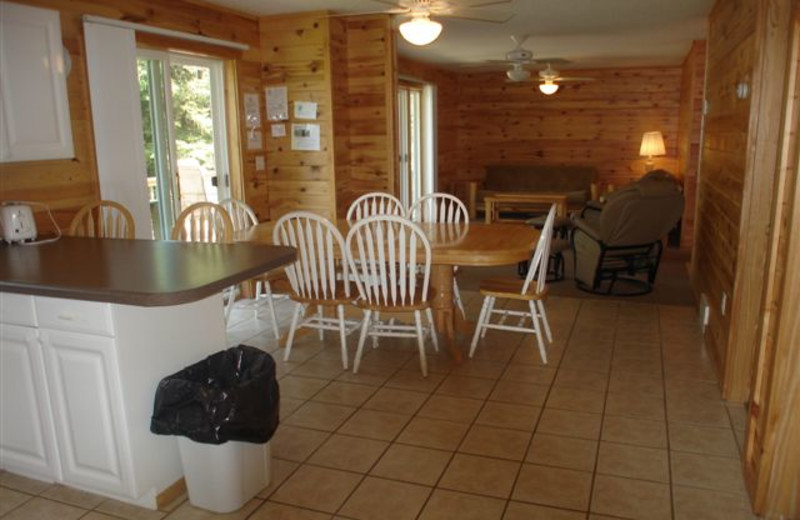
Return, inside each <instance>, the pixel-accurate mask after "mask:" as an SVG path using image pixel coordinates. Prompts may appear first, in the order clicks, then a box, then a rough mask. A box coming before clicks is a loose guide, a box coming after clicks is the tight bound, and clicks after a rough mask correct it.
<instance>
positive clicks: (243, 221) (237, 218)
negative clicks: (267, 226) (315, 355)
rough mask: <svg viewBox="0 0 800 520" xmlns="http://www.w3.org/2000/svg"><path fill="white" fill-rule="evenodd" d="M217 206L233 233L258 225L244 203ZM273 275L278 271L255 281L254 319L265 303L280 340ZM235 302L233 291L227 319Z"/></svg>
mask: <svg viewBox="0 0 800 520" xmlns="http://www.w3.org/2000/svg"><path fill="white" fill-rule="evenodd" d="M219 205H220V206H222V207H223V208H225V210H226V211H227V212H228V214H229V215H230V216H231V221H232V222H233V230H234V231H241V230H244V229H249V228H251V227H253V226H255V225H256V224H258V217H257V216H256V213H255V211H253V208H251V207H250V206H249V205H247V203H246V202H243V201H241V200H237V199H223V200H221V201H219ZM274 273H279V271H278V270H275V271H272V272H271V273H266V274H265V275H263V276H261V277H260V278H257V279H256V292H255V297H254V303H255V304H256V305H255V317H256V318H257V317H258V308H259V307H260V306H261V305H262V304H264V303H266V305H267V309H268V310H269V316H270V319H271V320H272V332H273V334H274V336H275V339H280V337H281V331H280V328H279V327H278V317H277V315H276V314H275V303H274V301H273V296H272V285H271V284H270V280H271V279H272V278H273V277H274ZM235 300H236V294H235V291H233V293H232V294H231V295H230V296H229V298H228V304H227V306H226V308H225V312H226V314H227V315H228V316H229V317H230V313H231V310H232V309H233V304H234V301H235Z"/></svg>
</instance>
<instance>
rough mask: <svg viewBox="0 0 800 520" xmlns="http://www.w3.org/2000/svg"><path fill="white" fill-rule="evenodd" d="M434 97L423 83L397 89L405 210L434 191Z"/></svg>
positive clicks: (400, 169) (399, 164)
mask: <svg viewBox="0 0 800 520" xmlns="http://www.w3.org/2000/svg"><path fill="white" fill-rule="evenodd" d="M434 94H435V92H434V87H433V86H432V85H429V84H426V83H416V82H406V81H403V82H401V83H400V85H399V89H398V94H397V111H398V118H397V122H398V132H397V134H398V174H399V181H400V184H399V189H400V200H401V201H402V202H403V205H405V206H406V207H408V206H410V205H411V204H412V203H413V202H414V201H415V200H417V199H418V198H420V197H422V196H423V195H427V194H428V193H432V192H433V191H435V189H436V188H435V187H436V168H435V166H436V161H435V153H434V150H435V134H434V130H433V129H434V122H433V118H434V117H433V116H434V106H435V98H434Z"/></svg>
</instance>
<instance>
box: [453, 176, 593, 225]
mask: <svg viewBox="0 0 800 520" xmlns="http://www.w3.org/2000/svg"><path fill="white" fill-rule="evenodd" d="M596 179H597V169H596V168H594V167H593V166H565V165H547V164H536V165H509V164H494V165H489V166H486V177H485V178H484V180H483V182H480V183H479V182H474V181H472V182H469V183H468V185H467V193H466V194H465V195H466V197H465V198H466V201H465V202H466V203H467V208H468V209H469V212H470V218H472V219H474V218H475V216H476V215H477V213H478V212H483V210H484V207H483V199H484V197H486V196H490V195H494V194H497V193H526V192H537V193H539V192H559V193H567V194H568V197H567V205H568V208H569V209H580V208H582V207H583V206H584V204H585V203H586V201H587V200H589V197H590V193H591V186H592V184H593V183H594V182H595V181H596ZM508 209H509V210H510V211H512V212H514V213H517V211H516V209H515V208H508ZM526 212H527V213H530V207H528V208H522V207H521V208H519V212H518V213H519V214H520V216H521V217H527V216H530V215H529V214H527V215H526Z"/></svg>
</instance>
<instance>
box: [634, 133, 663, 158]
mask: <svg viewBox="0 0 800 520" xmlns="http://www.w3.org/2000/svg"><path fill="white" fill-rule="evenodd" d="M666 153H667V151H666V149H665V148H664V136H662V135H661V132H645V133H644V135H643V136H642V146H641V148H639V155H644V156H646V157H653V156H655V155H664V154H666Z"/></svg>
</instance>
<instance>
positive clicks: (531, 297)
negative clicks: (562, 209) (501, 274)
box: [469, 204, 556, 364]
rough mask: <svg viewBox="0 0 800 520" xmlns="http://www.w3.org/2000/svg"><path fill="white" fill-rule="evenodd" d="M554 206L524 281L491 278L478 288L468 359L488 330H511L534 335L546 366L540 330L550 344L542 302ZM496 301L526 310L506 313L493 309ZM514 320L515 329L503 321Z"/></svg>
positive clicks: (550, 335)
mask: <svg viewBox="0 0 800 520" xmlns="http://www.w3.org/2000/svg"><path fill="white" fill-rule="evenodd" d="M555 215H556V206H555V204H553V205H552V206H551V207H550V212H549V213H548V214H547V219H546V220H545V223H544V227H543V228H542V231H541V235H540V236H539V242H538V243H537V244H536V249H535V251H534V253H533V259H532V260H531V263H530V266H529V268H528V274H527V276H526V277H525V280H520V279H518V278H494V279H489V280H484V281H482V282H481V284H480V292H481V295H482V296H483V297H484V298H483V306H482V307H481V312H480V315H479V317H478V323H477V325H476V326H475V334H474V335H473V336H472V344H471V345H470V349H469V357H472V356H473V355H474V354H475V349H476V347H477V346H478V340H479V339H480V338H482V337H484V335H485V334H486V331H487V330H488V329H497V330H510V331H517V332H527V333H534V334H535V335H536V341H537V342H538V344H539V355H540V356H541V358H542V363H545V364H546V363H547V351H546V349H545V343H544V339H543V338H542V328H544V333H545V335H546V336H547V341H548V342H550V343H552V342H553V334H552V332H551V331H550V324H549V323H548V321H547V313H546V312H545V309H544V300H545V299H547V285H546V282H547V261H548V259H549V257H550V242H551V241H552V240H553V221H554V220H555ZM497 298H506V299H511V300H518V301H527V302H528V310H526V311H516V310H508V309H495V302H496V300H497ZM494 315H499V317H500V319H499V320H498V321H496V322H495V323H492V316H494ZM509 316H514V317H517V318H518V319H519V321H518V323H517V325H511V324H506V319H507V318H508V317H509ZM528 319H530V321H531V325H530V326H525V322H527V320H528ZM540 320H541V323H540Z"/></svg>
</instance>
